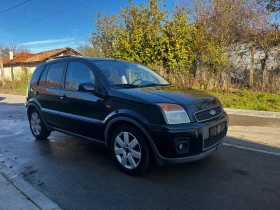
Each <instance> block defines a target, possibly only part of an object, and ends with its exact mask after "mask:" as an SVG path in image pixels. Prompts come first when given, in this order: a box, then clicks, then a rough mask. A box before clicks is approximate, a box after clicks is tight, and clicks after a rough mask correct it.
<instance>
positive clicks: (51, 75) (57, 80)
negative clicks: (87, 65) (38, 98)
mask: <svg viewBox="0 0 280 210" xmlns="http://www.w3.org/2000/svg"><path fill="white" fill-rule="evenodd" d="M65 64H66V62H62V63H55V64H52V65H50V68H49V71H48V75H47V79H46V84H45V85H46V86H48V87H53V88H60V87H61V79H62V75H63V70H64V67H65Z"/></svg>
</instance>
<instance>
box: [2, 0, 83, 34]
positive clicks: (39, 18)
mask: <svg viewBox="0 0 280 210" xmlns="http://www.w3.org/2000/svg"><path fill="white" fill-rule="evenodd" d="M86 1H88V0H85V1H82V2H80V3H78V4H74V5H72V6H71V7H68V8H65V9H63V10H60V11H58V12H55V13H52V14H50V15H47V16H45V17H42V18H39V19H37V20H34V21H31V22H29V23H25V24H23V25H19V26H17V27H14V28H10V29H7V30H5V31H0V34H1V33H4V32H8V31H11V30H14V29H18V28H21V27H24V26H27V25H30V24H32V23H36V22H38V21H40V20H44V19H46V18H49V17H51V16H54V15H57V14H59V13H61V12H64V11H66V10H68V9H71V8H73V7H76V6H78V5H80V4H83V3H85V2H86Z"/></svg>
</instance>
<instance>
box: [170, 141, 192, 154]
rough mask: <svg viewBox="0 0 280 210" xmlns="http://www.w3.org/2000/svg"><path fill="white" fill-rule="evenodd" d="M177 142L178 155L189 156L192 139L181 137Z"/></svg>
mask: <svg viewBox="0 0 280 210" xmlns="http://www.w3.org/2000/svg"><path fill="white" fill-rule="evenodd" d="M174 140H175V148H176V152H177V153H178V154H187V153H189V149H190V138H189V137H181V138H176V139H174Z"/></svg>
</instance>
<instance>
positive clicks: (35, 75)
mask: <svg viewBox="0 0 280 210" xmlns="http://www.w3.org/2000/svg"><path fill="white" fill-rule="evenodd" d="M44 67H45V65H41V66H38V67H37V68H36V69H35V71H34V73H33V76H32V79H31V82H30V84H31V86H35V85H37V82H38V79H39V77H40V75H41V73H42V71H43V69H44Z"/></svg>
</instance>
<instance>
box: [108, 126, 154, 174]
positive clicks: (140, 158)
mask: <svg viewBox="0 0 280 210" xmlns="http://www.w3.org/2000/svg"><path fill="white" fill-rule="evenodd" d="M111 148H112V152H113V154H114V159H115V162H116V163H117V165H118V167H119V168H120V169H121V170H122V171H123V172H125V173H127V174H129V175H139V174H141V173H142V172H144V171H145V170H146V168H147V167H148V165H149V163H150V159H151V153H150V150H149V147H148V145H147V143H146V141H145V137H144V135H143V134H142V133H141V132H140V131H139V130H138V129H136V128H134V127H132V126H130V125H124V126H120V127H118V128H117V129H116V130H115V131H114V132H113V134H112V136H111Z"/></svg>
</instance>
